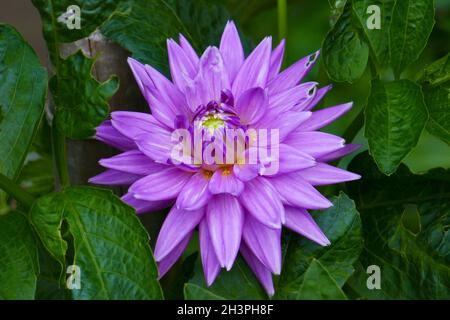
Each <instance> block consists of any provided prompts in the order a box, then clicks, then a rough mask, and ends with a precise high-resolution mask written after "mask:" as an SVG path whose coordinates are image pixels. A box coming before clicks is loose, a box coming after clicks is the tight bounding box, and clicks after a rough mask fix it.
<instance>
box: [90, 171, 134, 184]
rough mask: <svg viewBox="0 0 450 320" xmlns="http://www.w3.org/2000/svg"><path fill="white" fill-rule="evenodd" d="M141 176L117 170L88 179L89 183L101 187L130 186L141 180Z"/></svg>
mask: <svg viewBox="0 0 450 320" xmlns="http://www.w3.org/2000/svg"><path fill="white" fill-rule="evenodd" d="M141 178H142V176H140V175H137V174H132V173H127V172H123V171H117V170H111V169H110V170H106V171H104V172H102V173H100V174H98V175H96V176H94V177H92V178H90V179H89V183H93V184H102V185H110V186H117V185H119V186H120V185H130V184H132V183H134V182H135V181H137V180H139V179H141Z"/></svg>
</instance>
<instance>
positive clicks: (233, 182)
mask: <svg viewBox="0 0 450 320" xmlns="http://www.w3.org/2000/svg"><path fill="white" fill-rule="evenodd" d="M242 190H244V183H243V182H242V181H241V180H239V179H238V178H237V177H236V176H235V175H234V174H233V172H231V171H230V170H216V171H215V172H214V174H213V175H212V177H211V181H210V182H209V191H210V192H211V193H212V194H221V193H229V194H231V195H233V196H238V195H239V194H240V193H241V192H242Z"/></svg>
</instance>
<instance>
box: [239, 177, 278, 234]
mask: <svg viewBox="0 0 450 320" xmlns="http://www.w3.org/2000/svg"><path fill="white" fill-rule="evenodd" d="M239 201H240V203H241V204H242V205H243V206H244V207H245V208H246V209H247V210H248V212H249V213H250V214H251V215H253V216H254V217H255V218H256V219H257V220H259V221H260V222H261V223H262V224H265V225H266V226H268V227H270V228H281V222H282V216H284V208H283V204H282V203H281V200H280V198H279V197H278V194H277V192H276V190H275V189H274V187H273V186H272V184H271V183H270V182H269V181H268V180H267V179H265V178H263V177H257V178H255V179H253V180H250V181H247V182H246V185H245V188H244V190H243V191H242V193H241V194H240V196H239Z"/></svg>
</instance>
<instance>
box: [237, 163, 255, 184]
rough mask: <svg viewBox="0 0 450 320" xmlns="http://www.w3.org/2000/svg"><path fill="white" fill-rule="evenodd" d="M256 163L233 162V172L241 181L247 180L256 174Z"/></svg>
mask: <svg viewBox="0 0 450 320" xmlns="http://www.w3.org/2000/svg"><path fill="white" fill-rule="evenodd" d="M258 171H259V169H258V165H257V164H235V165H234V166H233V173H234V174H235V176H236V177H238V179H239V180H241V181H244V182H245V181H249V180H252V179H254V178H256V177H257V176H258Z"/></svg>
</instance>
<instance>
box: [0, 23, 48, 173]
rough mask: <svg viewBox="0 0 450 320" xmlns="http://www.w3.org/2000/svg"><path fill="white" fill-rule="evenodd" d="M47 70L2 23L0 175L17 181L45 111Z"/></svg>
mask: <svg viewBox="0 0 450 320" xmlns="http://www.w3.org/2000/svg"><path fill="white" fill-rule="evenodd" d="M46 91H47V71H46V70H45V68H44V67H43V66H42V65H41V64H40V62H39V59H38V57H37V56H36V53H35V52H34V51H33V49H32V48H31V47H30V46H29V45H28V44H27V43H26V42H25V40H24V39H23V38H22V36H21V35H20V34H19V33H18V32H17V31H16V30H15V29H14V28H13V27H11V26H8V25H5V24H0V137H1V141H2V143H1V144H0V172H1V173H3V174H4V175H6V176H8V177H9V178H12V179H15V178H17V176H18V174H19V169H20V168H21V166H22V163H23V162H24V160H25V156H26V155H27V151H28V148H29V146H30V144H31V141H32V140H33V136H34V134H35V131H36V130H37V128H38V124H39V121H40V119H41V117H42V114H43V111H44V103H45V95H46Z"/></svg>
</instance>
